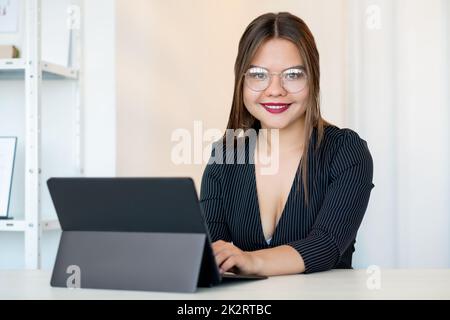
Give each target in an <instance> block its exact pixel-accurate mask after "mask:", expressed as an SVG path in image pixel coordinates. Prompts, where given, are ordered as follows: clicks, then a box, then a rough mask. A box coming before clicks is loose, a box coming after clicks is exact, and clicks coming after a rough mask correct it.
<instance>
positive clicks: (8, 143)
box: [0, 136, 17, 219]
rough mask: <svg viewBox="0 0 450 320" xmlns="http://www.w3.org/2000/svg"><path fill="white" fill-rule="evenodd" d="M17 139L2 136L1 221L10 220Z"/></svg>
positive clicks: (0, 155)
mask: <svg viewBox="0 0 450 320" xmlns="http://www.w3.org/2000/svg"><path fill="white" fill-rule="evenodd" d="M16 148H17V137H2V136H0V219H8V218H9V215H8V214H9V204H10V199H11V186H12V180H13V173H14V162H15V157H16Z"/></svg>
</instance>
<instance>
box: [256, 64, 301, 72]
mask: <svg viewBox="0 0 450 320" xmlns="http://www.w3.org/2000/svg"><path fill="white" fill-rule="evenodd" d="M250 68H261V69H264V70H267V71H269V69H267V68H265V67H262V66H257V65H255V64H251V65H250ZM289 69H301V70H303V71H306V68H305V66H304V65H302V64H299V65H296V66H292V67H289V68H286V69H284V70H283V71H286V70H289ZM283 71H281V72H283Z"/></svg>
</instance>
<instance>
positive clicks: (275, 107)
mask: <svg viewBox="0 0 450 320" xmlns="http://www.w3.org/2000/svg"><path fill="white" fill-rule="evenodd" d="M261 105H262V106H263V108H264V109H266V110H267V111H268V112H270V113H274V114H278V113H283V112H285V111H286V110H287V109H289V107H290V106H291V103H261Z"/></svg>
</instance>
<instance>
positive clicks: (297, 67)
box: [243, 65, 308, 93]
mask: <svg viewBox="0 0 450 320" xmlns="http://www.w3.org/2000/svg"><path fill="white" fill-rule="evenodd" d="M253 68H260V69H263V70H265V71H267V74H268V75H269V83H268V85H267V87H265V88H264V89H261V90H255V89H253V88H251V87H250V86H249V85H248V83H247V74H248V73H249V70H251V69H253ZM291 69H297V70H301V71H303V73H304V74H305V77H306V84H305V86H304V87H303V88H301V89H300V90H298V91H289V90H287V89H286V87H285V85H284V78H283V77H282V75H283V74H284V73H285V72H286V71H288V70H291ZM273 76H278V77H279V78H280V83H281V87H282V88H283V90H285V91H286V92H288V93H299V92H302V91H303V90H305V88H306V87H307V86H308V74H307V73H306V68H305V67H304V66H302V65H298V66H294V67H289V68H286V69H284V70H282V71H281V72H270V70H269V69H267V68H264V67H260V66H255V65H251V66H250V67H249V68H248V70H247V71H246V72H244V73H243V77H244V84H245V85H246V86H247V88H249V89H250V90H252V91H255V92H263V91H265V90H267V88H269V87H270V85H271V84H272V78H273Z"/></svg>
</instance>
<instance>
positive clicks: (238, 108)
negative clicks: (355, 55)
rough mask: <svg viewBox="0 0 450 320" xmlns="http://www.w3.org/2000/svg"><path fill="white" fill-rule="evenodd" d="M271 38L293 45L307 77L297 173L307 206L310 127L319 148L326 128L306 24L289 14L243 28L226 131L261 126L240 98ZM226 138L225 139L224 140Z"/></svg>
mask: <svg viewBox="0 0 450 320" xmlns="http://www.w3.org/2000/svg"><path fill="white" fill-rule="evenodd" d="M273 38H281V39H286V40H289V41H291V42H292V43H294V44H295V45H296V46H297V48H298V50H299V53H300V56H301V57H302V59H303V61H304V64H305V68H306V74H307V76H308V89H309V95H308V99H307V107H306V111H305V112H306V115H305V143H304V146H303V156H302V161H301V170H300V174H301V177H302V181H303V186H304V190H305V200H306V204H307V205H308V187H307V183H308V180H307V172H308V150H309V144H310V137H311V134H312V132H313V128H317V143H316V145H315V150H317V149H318V148H319V146H320V143H321V141H322V138H323V134H324V128H325V127H326V126H327V125H329V123H328V122H326V121H325V120H324V119H323V118H322V116H321V114H320V67H319V52H318V50H317V46H316V43H315V40H314V37H313V35H312V33H311V31H310V30H309V28H308V26H307V25H306V23H305V22H304V21H303V20H302V19H300V18H299V17H297V16H295V15H293V14H291V13H289V12H279V13H266V14H263V15H261V16H259V17H257V18H256V19H254V20H253V21H252V22H251V23H250V24H249V25H248V27H247V28H246V29H245V32H244V34H243V35H242V37H241V39H240V41H239V50H238V54H237V57H236V62H235V65H234V73H235V83H234V94H233V102H232V105H231V112H230V117H229V119H228V125H227V129H233V130H237V129H242V130H244V131H245V130H247V129H255V130H259V129H261V123H260V121H259V120H258V119H256V118H255V117H253V116H252V115H251V114H250V113H249V112H248V110H247V109H246V108H245V105H244V99H243V83H244V73H245V72H246V71H247V69H248V68H249V67H250V63H251V60H252V58H253V57H254V55H255V54H256V51H257V50H258V48H259V47H260V46H261V45H262V44H263V43H264V42H266V41H267V40H270V39H273ZM225 139H226V137H225Z"/></svg>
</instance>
